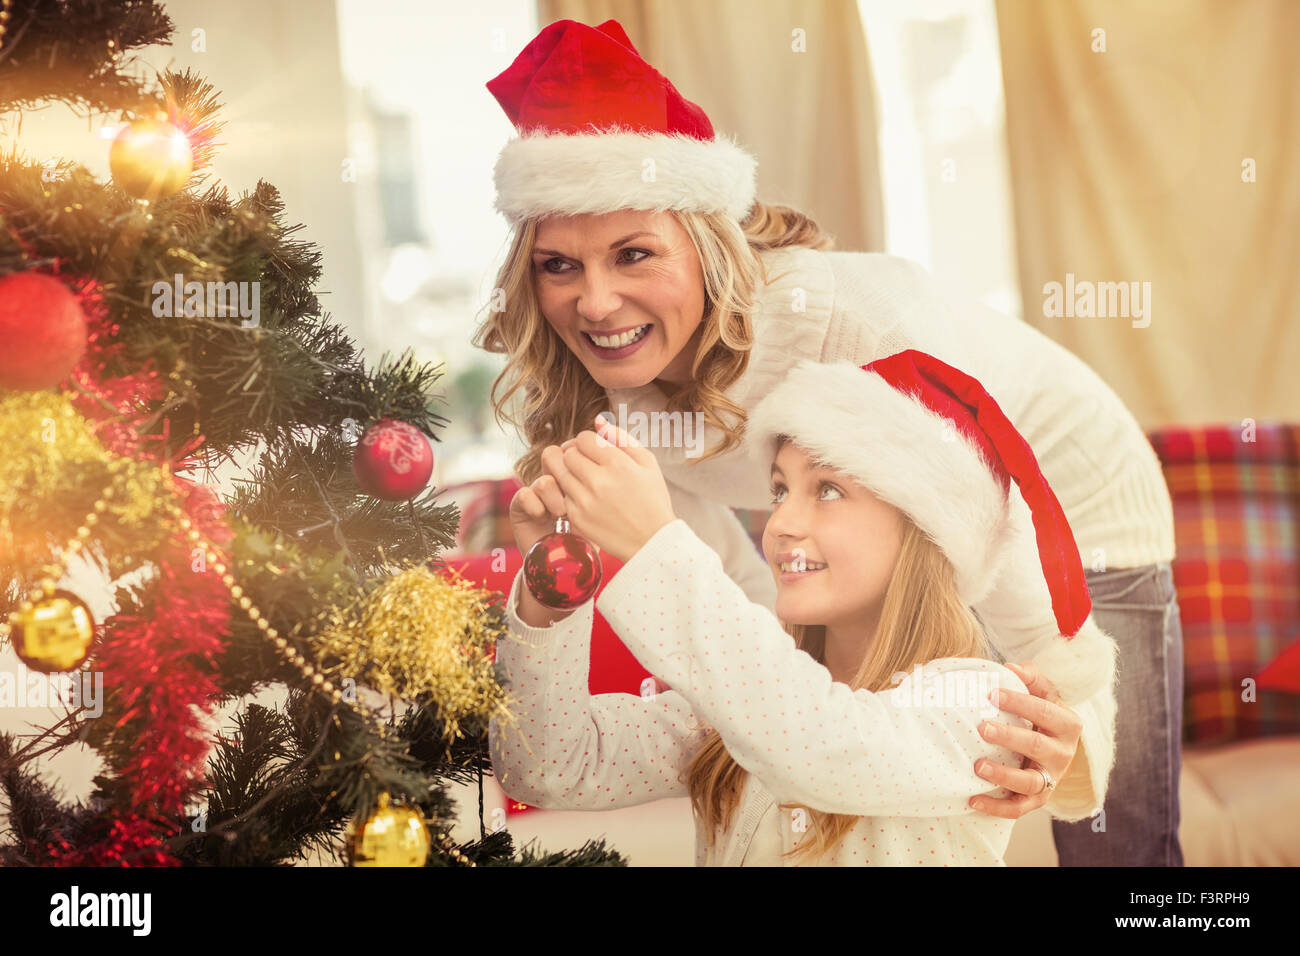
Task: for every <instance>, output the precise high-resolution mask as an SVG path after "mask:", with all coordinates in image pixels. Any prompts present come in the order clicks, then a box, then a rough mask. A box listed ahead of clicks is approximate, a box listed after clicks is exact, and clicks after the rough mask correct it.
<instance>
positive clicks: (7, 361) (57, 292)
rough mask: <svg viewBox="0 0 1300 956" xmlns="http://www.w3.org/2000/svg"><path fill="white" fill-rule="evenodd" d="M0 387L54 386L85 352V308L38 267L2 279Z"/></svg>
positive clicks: (27, 389) (21, 388)
mask: <svg viewBox="0 0 1300 956" xmlns="http://www.w3.org/2000/svg"><path fill="white" fill-rule="evenodd" d="M0 342H3V343H4V348H3V349H0V388H11V389H15V390H23V391H35V390H37V389H43V388H53V387H54V386H55V385H58V384H59V383H60V382H62V381H63V380H64V379H65V378H67V377H68V375H69V374H71V372H72V370H73V369H74V368H75V367H76V365H77V363H78V362H80V361H81V357H82V356H83V355H85V354H86V313H84V312H82V311H81V303H80V302H78V301H77V297H76V295H74V294H73V292H72V290H71V289H69V288H68V287H67V286H66V285H64V284H63V283H62V282H60V281H59V280H58V279H55V278H54V277H53V276H47V275H43V274H42V273H39V272H15V273H13V274H12V275H7V276H5V277H4V278H3V279H0Z"/></svg>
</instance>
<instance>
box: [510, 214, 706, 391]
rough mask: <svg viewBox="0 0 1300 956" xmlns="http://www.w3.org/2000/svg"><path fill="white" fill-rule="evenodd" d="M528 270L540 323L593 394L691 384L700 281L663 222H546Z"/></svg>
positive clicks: (635, 218) (695, 258)
mask: <svg viewBox="0 0 1300 956" xmlns="http://www.w3.org/2000/svg"><path fill="white" fill-rule="evenodd" d="M532 260H533V281H534V288H535V289H536V290H537V301H538V305H539V306H540V307H541V310H542V315H543V316H545V318H546V321H547V322H548V323H549V324H550V326H551V328H552V329H554V330H555V333H556V335H558V336H559V337H560V338H561V339H563V340H564V343H565V344H566V345H567V346H568V347H569V348H570V349H571V350H572V351H573V353H574V354H575V355H577V356H578V358H579V360H580V361H581V362H582V364H583V365H584V366H585V367H586V369H587V371H588V372H589V373H590V374H591V377H592V378H593V379H595V380H596V382H597V383H598V384H599V385H600V386H602V387H603V388H637V387H640V386H642V385H645V384H647V383H648V382H652V381H654V380H655V379H663V380H664V381H666V382H672V383H676V384H684V383H685V382H687V381H689V379H690V368H691V360H692V359H693V358H694V355H695V347H696V345H697V344H698V342H699V331H700V326H701V323H702V320H703V318H704V273H703V270H702V269H701V267H700V257H699V255H698V254H697V253H696V251H695V246H694V244H693V243H692V242H691V239H690V237H689V236H688V235H687V234H686V230H685V229H683V228H682V226H681V224H680V223H679V222H678V221H677V219H676V217H674V216H673V215H672V214H671V213H666V212H663V213H653V212H644V211H640V210H618V211H615V212H608V213H599V214H596V213H589V214H584V215H578V216H548V217H547V218H546V219H543V220H542V221H541V222H539V223H538V225H537V235H536V239H535V240H534V243H533V254H532ZM593 336H594V337H595V338H593ZM602 343H603V344H602Z"/></svg>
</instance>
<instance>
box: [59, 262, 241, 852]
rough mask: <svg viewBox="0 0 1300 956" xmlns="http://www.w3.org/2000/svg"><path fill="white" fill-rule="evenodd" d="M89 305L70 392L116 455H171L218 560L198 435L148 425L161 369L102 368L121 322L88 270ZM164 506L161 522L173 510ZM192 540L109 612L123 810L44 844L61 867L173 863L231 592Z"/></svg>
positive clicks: (194, 517) (189, 506) (173, 549)
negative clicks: (87, 839)
mask: <svg viewBox="0 0 1300 956" xmlns="http://www.w3.org/2000/svg"><path fill="white" fill-rule="evenodd" d="M74 291H76V292H77V293H78V295H79V297H80V299H81V301H82V307H83V309H84V311H85V312H86V318H87V326H88V329H89V333H90V334H89V343H88V346H87V351H86V355H85V357H84V358H83V360H82V362H81V363H80V364H79V365H78V367H77V369H76V370H75V371H74V372H73V375H72V381H73V382H75V383H76V385H75V387H74V388H73V389H72V390H71V396H70V397H71V398H72V400H73V402H74V403H75V405H76V407H77V409H78V410H79V411H80V412H81V413H82V414H84V415H85V416H86V417H87V419H89V420H90V421H92V422H95V421H98V422H99V427H98V428H97V429H96V431H97V434H98V436H99V437H100V439H101V441H103V443H104V445H105V447H107V448H109V449H110V450H111V451H112V452H114V453H115V454H117V455H121V456H124V457H131V458H135V459H137V460H140V461H153V462H156V463H159V464H160V465H161V464H162V462H163V460H164V458H166V460H167V461H168V462H169V470H170V471H171V472H172V473H173V478H172V484H173V490H174V492H175V495H176V503H177V504H178V505H179V506H180V508H181V510H182V511H183V512H184V513H185V514H187V515H188V516H189V518H190V520H191V521H192V522H193V526H194V527H195V528H196V529H197V530H198V531H199V532H200V533H201V534H202V536H203V538H204V539H205V540H206V541H208V542H210V543H211V545H212V546H213V549H214V550H215V551H216V552H217V554H218V555H219V556H221V558H222V559H223V560H226V551H227V549H228V546H229V544H230V541H231V539H232V537H233V535H232V532H231V530H230V528H229V526H228V525H227V524H226V523H225V521H224V519H223V509H222V505H221V502H220V500H219V499H218V498H217V496H216V495H215V494H214V493H213V492H212V491H211V490H210V489H208V488H206V487H204V486H202V485H198V484H196V483H194V482H193V481H190V480H189V479H187V478H184V477H182V476H179V475H176V474H175V472H176V471H180V470H187V468H188V467H189V465H190V462H189V461H187V460H185V459H186V456H188V455H189V454H190V452H192V451H193V450H194V449H195V448H197V447H198V446H200V445H202V443H203V438H202V436H198V437H195V438H193V439H191V440H190V441H189V442H187V443H186V444H185V445H184V446H182V447H181V448H179V449H175V450H171V451H170V452H168V450H167V444H168V439H169V438H170V429H169V427H168V426H169V424H170V423H169V422H168V420H167V419H165V418H164V419H163V420H162V421H161V422H160V423H159V424H160V425H161V428H160V429H159V430H158V431H157V432H154V433H152V434H145V435H142V434H141V432H142V431H147V430H148V423H149V419H150V417H151V416H152V415H153V414H156V408H157V406H158V403H159V402H160V401H161V400H162V399H163V398H164V396H165V395H166V393H167V388H166V384H165V383H164V382H163V381H162V378H161V376H160V375H159V374H158V372H157V371H156V370H155V369H154V368H153V367H152V363H151V362H146V363H145V365H144V367H143V368H141V369H140V370H139V371H138V372H136V373H134V374H132V375H129V376H125V377H119V378H115V379H113V378H107V377H105V367H106V364H107V362H108V361H110V360H111V359H112V358H114V357H115V356H116V354H117V353H118V351H119V350H120V348H121V346H120V345H119V344H117V343H115V341H114V340H115V338H116V335H117V332H118V326H117V325H115V324H113V323H112V322H111V321H110V320H109V318H108V316H107V310H106V308H105V307H104V304H103V300H102V298H101V296H100V294H99V290H98V287H97V285H96V284H95V283H94V282H93V281H90V280H87V281H83V282H81V283H79V288H77V287H74ZM164 514H165V513H164V512H163V511H162V509H159V520H170V518H169V517H165V516H164ZM192 547H193V545H192V544H191V543H190V542H189V541H188V540H187V539H186V537H185V535H184V534H183V533H181V532H180V531H179V530H178V531H176V532H175V534H174V535H173V536H172V538H171V540H170V541H169V542H168V543H167V545H166V546H165V547H164V549H163V551H162V553H161V554H159V555H158V556H157V557H156V564H157V568H158V575H157V577H156V578H154V579H153V580H152V581H151V582H150V583H149V585H148V587H147V589H146V590H147V593H146V594H145V595H144V597H143V604H144V606H145V607H147V608H149V613H148V616H145V615H134V614H125V613H119V614H117V615H114V616H113V617H111V618H109V619H108V620H107V621H105V622H104V626H103V633H102V636H101V639H100V641H99V643H98V646H97V650H96V654H95V663H96V669H97V670H99V671H101V672H102V673H103V674H104V683H105V690H106V691H109V692H113V691H116V693H117V694H118V695H119V699H120V700H121V701H122V706H123V713H122V716H121V718H120V719H119V721H118V723H117V728H116V729H121V728H123V727H124V726H125V725H127V724H129V723H130V724H133V726H132V728H131V732H132V733H133V734H134V737H133V739H132V740H131V742H130V747H129V750H130V753H131V757H130V759H129V760H128V761H127V762H126V764H125V765H123V766H122V767H121V768H119V770H120V773H121V774H122V775H123V776H124V777H125V778H126V781H127V783H128V792H129V793H130V798H131V808H130V811H129V813H128V814H127V815H124V816H122V817H119V818H117V819H115V820H113V823H112V827H111V829H110V832H109V834H108V835H107V836H103V835H101V836H98V837H96V838H93V839H95V842H93V843H91V844H90V845H88V846H80V847H76V846H72V845H70V844H69V843H68V842H66V841H65V840H64V839H62V838H61V837H59V836H56V838H55V840H54V841H53V842H51V843H49V844H47V846H46V848H45V851H46V854H47V855H48V857H49V861H50V862H52V863H54V864H56V865H71V866H107V865H122V866H130V865H136V866H139V865H146V866H174V865H178V864H179V861H178V860H176V859H175V858H174V857H173V856H171V855H170V854H169V853H168V852H167V849H166V846H165V844H164V842H163V841H164V839H165V838H166V837H167V836H174V835H175V834H176V833H177V832H179V830H180V824H181V822H182V821H183V820H184V813H185V807H186V803H187V798H188V797H190V796H192V795H193V794H195V793H196V792H198V790H199V789H200V788H201V787H202V786H203V784H204V768H205V765H206V760H207V755H208V752H209V750H210V748H211V740H210V739H209V737H208V734H207V730H206V728H205V726H204V722H203V718H204V716H205V715H207V714H209V713H211V711H212V709H213V707H214V706H215V705H216V703H217V701H218V700H219V699H220V697H221V688H220V686H219V684H218V683H217V681H216V675H217V663H216V660H217V657H218V655H219V653H220V652H221V650H222V648H223V646H224V642H225V638H226V634H227V632H228V629H229V624H230V610H231V609H230V595H229V592H228V591H227V590H226V588H225V586H224V585H223V584H222V583H221V580H220V578H218V577H217V575H216V574H215V573H214V572H212V571H211V570H210V569H209V570H207V572H206V573H200V572H198V571H196V570H195V569H194V568H193V567H192V561H193V560H194V557H193V554H192Z"/></svg>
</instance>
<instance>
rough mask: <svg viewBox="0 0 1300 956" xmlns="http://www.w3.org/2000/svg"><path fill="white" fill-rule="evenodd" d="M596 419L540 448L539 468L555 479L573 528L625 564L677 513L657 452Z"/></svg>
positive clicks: (620, 430)
mask: <svg viewBox="0 0 1300 956" xmlns="http://www.w3.org/2000/svg"><path fill="white" fill-rule="evenodd" d="M595 423H596V430H595V431H590V430H588V431H584V432H582V433H581V434H579V435H578V436H577V437H576V438H571V439H569V440H568V441H566V442H565V443H564V446H563V448H561V447H559V446H557V445H550V446H548V447H547V448H545V449H543V451H542V467H543V468H544V469H545V470H546V471H547V473H549V474H551V475H554V476H555V480H556V481H557V482H559V486H560V491H561V492H562V493H563V495H564V502H565V505H566V506H567V507H568V509H569V512H568V513H569V517H570V519H571V520H572V521H573V525H574V530H575V531H576V530H579V529H581V532H580V533H581V534H583V535H585V536H586V537H587V538H589V539H591V541H592V543H593V544H595V545H596V547H598V548H601V549H602V550H604V551H606V552H608V553H609V554H612V555H613V556H614V557H616V558H618V559H619V560H620V561H624V562H626V561H627V560H629V559H630V558H631V557H632V555H634V554H636V553H637V552H638V551H639V550H641V546H642V545H644V544H645V543H646V542H647V541H649V540H650V539H651V538H652V537H654V534H655V532H656V531H658V530H659V529H660V528H662V527H663V526H664V525H666V524H668V523H669V522H671V521H673V520H675V518H676V515H674V514H673V505H672V499H671V498H670V497H669V496H668V484H667V482H665V481H664V476H663V472H661V471H660V470H659V463H658V462H657V461H656V460H655V456H654V455H653V454H651V453H650V451H649V450H647V449H646V448H643V447H642V446H641V445H639V444H637V443H636V442H635V441H634V440H633V439H632V437H631V436H630V435H628V433H627V432H625V431H623V430H622V429H621V428H618V427H617V426H615V425H611V424H609V423H608V422H606V421H605V420H604V419H603V418H601V417H600V416H596V418H595Z"/></svg>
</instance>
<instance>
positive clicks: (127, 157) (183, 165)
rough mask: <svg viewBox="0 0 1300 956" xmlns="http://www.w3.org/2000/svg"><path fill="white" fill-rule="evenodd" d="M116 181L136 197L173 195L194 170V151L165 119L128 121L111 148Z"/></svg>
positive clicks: (109, 157)
mask: <svg viewBox="0 0 1300 956" xmlns="http://www.w3.org/2000/svg"><path fill="white" fill-rule="evenodd" d="M108 165H109V168H110V169H111V170H112V171H113V182H115V183H117V185H118V187H119V188H120V189H121V190H122V191H123V192H125V193H128V194H130V195H132V196H134V197H135V198H136V199H148V200H155V199H161V198H162V197H164V196H170V195H171V194H172V193H174V192H176V191H177V190H179V189H180V188H181V187H182V186H184V185H185V181H186V180H187V179H189V178H190V173H191V172H193V170H194V151H193V150H192V149H191V148H190V141H189V140H188V139H187V138H186V136H185V134H184V133H182V132H181V131H180V130H179V129H177V128H176V127H175V126H173V125H172V124H171V123H168V122H166V121H164V120H156V119H152V120H151V119H142V120H136V121H135V122H133V123H128V124H127V125H126V126H124V127H123V128H122V130H121V131H120V132H119V133H118V134H117V137H116V138H115V139H114V140H113V146H112V148H111V149H110V150H109V152H108Z"/></svg>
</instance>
